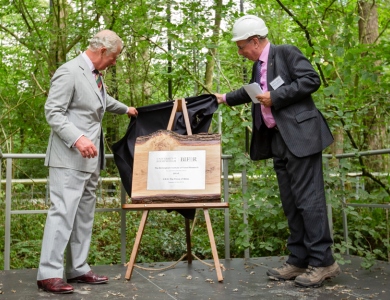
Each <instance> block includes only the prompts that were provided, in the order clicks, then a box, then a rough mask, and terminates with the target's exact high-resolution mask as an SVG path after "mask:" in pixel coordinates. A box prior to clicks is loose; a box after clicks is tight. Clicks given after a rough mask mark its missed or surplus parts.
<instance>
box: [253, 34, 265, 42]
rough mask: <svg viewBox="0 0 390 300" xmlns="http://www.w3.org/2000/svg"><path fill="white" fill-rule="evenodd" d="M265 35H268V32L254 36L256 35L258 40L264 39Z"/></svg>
mask: <svg viewBox="0 0 390 300" xmlns="http://www.w3.org/2000/svg"><path fill="white" fill-rule="evenodd" d="M267 36H268V34H266V35H255V36H254V37H256V38H257V39H258V40H259V41H260V40H264V39H266V38H267Z"/></svg>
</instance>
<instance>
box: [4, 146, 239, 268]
mask: <svg viewBox="0 0 390 300" xmlns="http://www.w3.org/2000/svg"><path fill="white" fill-rule="evenodd" d="M0 154H1V156H0V161H1V160H3V159H5V160H6V180H5V184H6V192H5V194H6V197H5V228H4V229H5V234H4V270H9V269H10V253H11V215H16V214H42V213H47V210H12V209H11V205H12V199H11V198H12V197H11V189H12V183H13V182H14V180H13V179H12V160H13V159H44V158H45V154H16V153H15V154H12V153H10V154H8V153H7V154H4V153H1V152H0ZM105 157H106V159H113V158H114V155H113V154H106V155H105ZM231 158H232V156H231V155H222V156H221V159H222V167H223V174H224V175H225V176H226V174H228V160H229V159H231ZM1 165H2V164H1V163H0V176H1V174H2V173H1ZM44 180H45V179H43V180H42V181H44ZM228 180H229V179H228V178H224V179H223V182H224V185H223V186H224V187H223V188H224V201H225V202H229V191H228V189H229V183H228ZM2 183H3V180H1V182H0V191H1V185H2ZM120 198H121V206H122V205H123V204H125V203H126V191H125V190H124V188H123V186H122V185H121V191H120ZM224 210H225V211H224V212H225V243H226V247H225V258H230V247H229V244H230V236H229V232H230V230H229V208H225V209H224ZM108 211H118V212H121V263H125V262H126V211H125V210H123V209H122V208H97V209H96V212H108Z"/></svg>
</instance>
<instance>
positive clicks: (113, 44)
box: [89, 29, 123, 54]
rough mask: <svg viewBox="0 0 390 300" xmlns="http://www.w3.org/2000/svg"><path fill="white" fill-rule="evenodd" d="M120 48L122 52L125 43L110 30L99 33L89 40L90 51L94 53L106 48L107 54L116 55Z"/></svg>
mask: <svg viewBox="0 0 390 300" xmlns="http://www.w3.org/2000/svg"><path fill="white" fill-rule="evenodd" d="M118 46H120V47H121V50H122V48H123V42H122V40H121V38H120V37H119V36H118V35H117V34H116V33H115V32H113V31H111V30H108V29H106V30H102V31H100V32H98V33H97V34H95V36H94V37H93V38H91V39H90V40H89V49H90V50H91V51H92V52H95V51H97V50H98V49H100V48H102V47H105V48H107V54H110V53H115V52H117V51H118Z"/></svg>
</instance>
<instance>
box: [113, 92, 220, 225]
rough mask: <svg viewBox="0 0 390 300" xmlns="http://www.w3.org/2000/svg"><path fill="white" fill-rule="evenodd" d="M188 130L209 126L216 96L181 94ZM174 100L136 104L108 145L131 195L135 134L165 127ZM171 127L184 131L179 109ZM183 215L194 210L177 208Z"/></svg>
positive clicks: (189, 215)
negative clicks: (122, 131)
mask: <svg viewBox="0 0 390 300" xmlns="http://www.w3.org/2000/svg"><path fill="white" fill-rule="evenodd" d="M185 100H186V106H187V111H188V117H189V120H190V125H191V130H192V134H198V133H206V132H208V130H209V127H210V124H211V121H212V117H213V113H214V112H215V111H216V110H217V109H218V103H217V100H216V97H215V96H214V95H211V94H205V95H200V96H196V97H189V98H185ZM173 104H174V101H167V102H162V103H158V104H153V105H148V106H143V107H139V108H138V107H137V111H138V116H137V118H131V119H130V124H129V126H128V128H127V131H126V134H125V135H124V137H123V138H122V139H120V140H119V141H118V142H116V143H115V144H114V145H113V146H112V151H113V154H114V161H115V164H116V166H117V167H118V170H119V175H120V177H121V180H122V184H123V187H124V188H125V190H126V192H127V194H128V195H129V196H130V197H131V186H132V175H133V160H134V148H135V141H136V139H137V137H139V136H144V135H148V134H151V133H153V132H156V131H157V130H161V129H163V130H164V129H167V126H168V122H169V118H170V116H171V112H172V108H173ZM172 131H174V132H176V133H179V134H183V135H186V134H187V130H186V126H185V121H184V117H183V113H182V112H177V113H176V116H175V121H174V124H173V128H172ZM178 211H179V212H180V213H181V214H182V215H183V216H184V217H186V218H188V219H193V218H194V215H195V210H193V209H188V210H187V209H186V210H178Z"/></svg>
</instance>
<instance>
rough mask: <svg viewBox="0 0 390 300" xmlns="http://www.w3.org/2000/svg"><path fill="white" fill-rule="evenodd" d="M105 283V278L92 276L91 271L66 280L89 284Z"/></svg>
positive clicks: (106, 278)
mask: <svg viewBox="0 0 390 300" xmlns="http://www.w3.org/2000/svg"><path fill="white" fill-rule="evenodd" d="M107 281H108V277H107V276H99V275H97V274H94V273H93V272H92V271H89V272H88V273H86V274H84V275H81V276H78V277H74V278H70V279H68V282H82V283H90V284H100V283H106V282H107Z"/></svg>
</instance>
